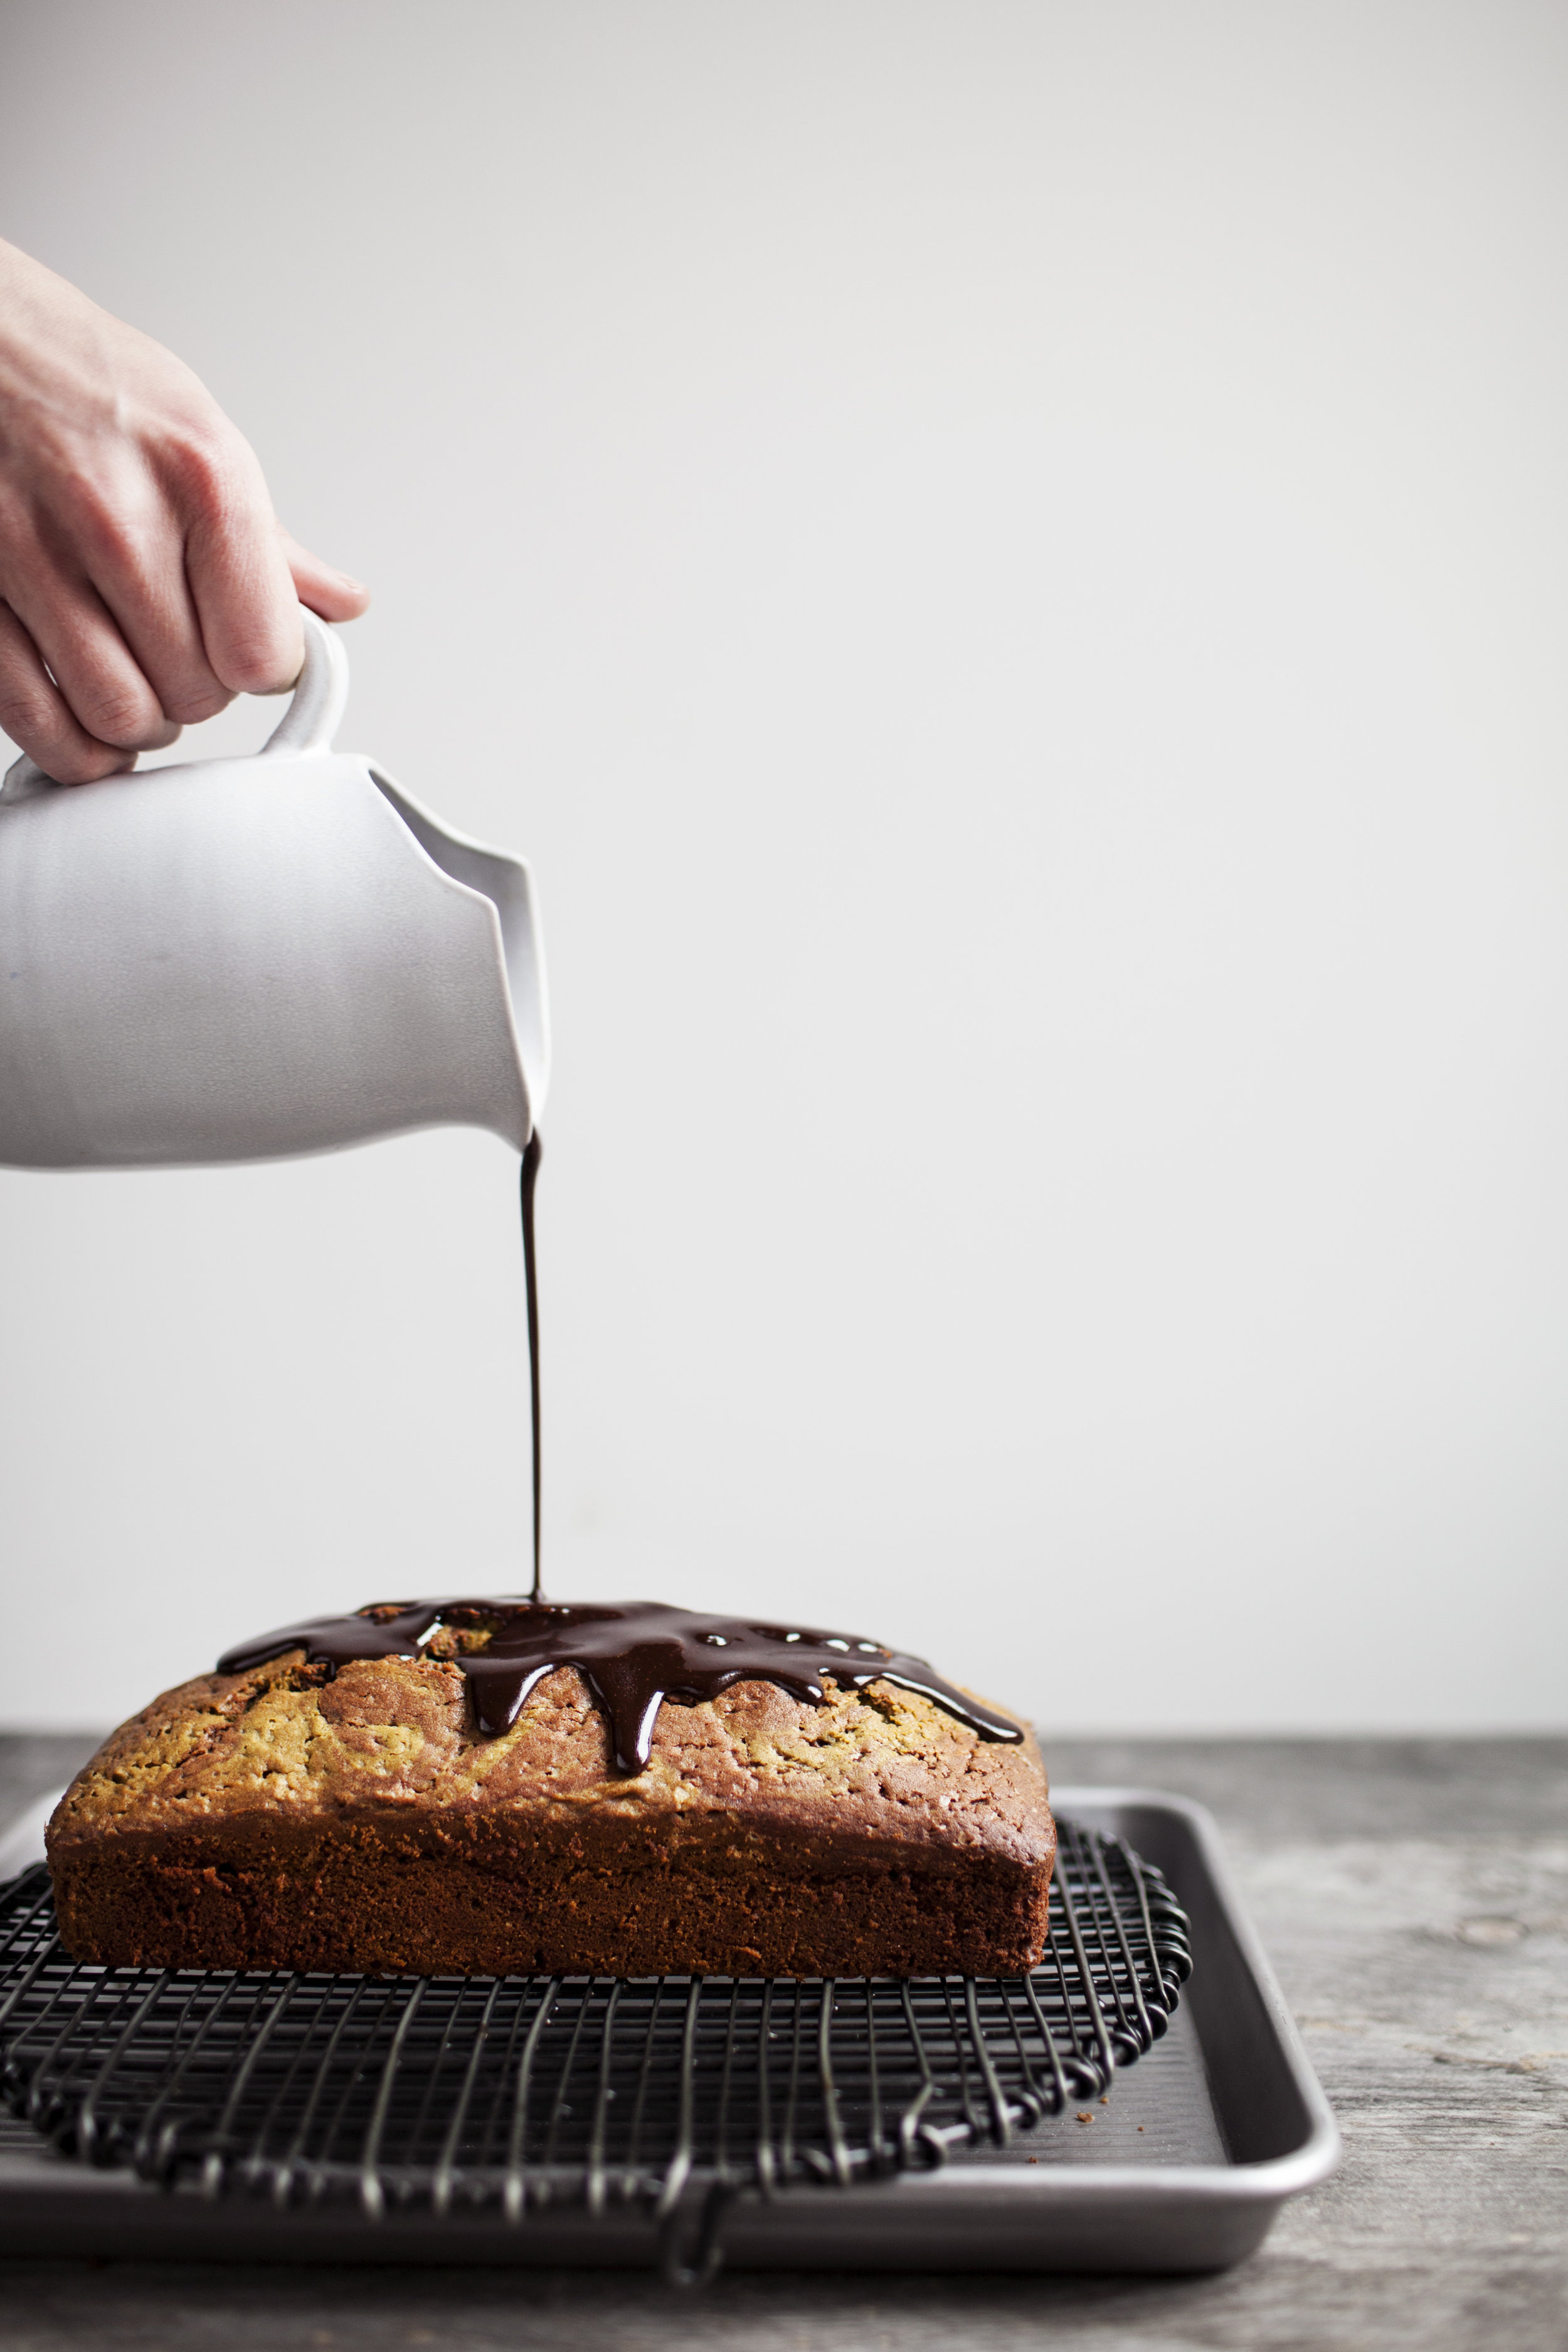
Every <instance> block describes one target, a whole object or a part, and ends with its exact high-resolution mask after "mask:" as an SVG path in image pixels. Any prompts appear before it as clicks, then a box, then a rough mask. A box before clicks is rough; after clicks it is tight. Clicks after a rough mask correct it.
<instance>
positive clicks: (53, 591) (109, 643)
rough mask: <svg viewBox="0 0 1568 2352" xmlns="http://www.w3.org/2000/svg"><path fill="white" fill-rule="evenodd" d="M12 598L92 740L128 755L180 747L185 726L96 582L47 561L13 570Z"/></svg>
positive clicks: (44, 556)
mask: <svg viewBox="0 0 1568 2352" xmlns="http://www.w3.org/2000/svg"><path fill="white" fill-rule="evenodd" d="M8 569H9V571H10V572H11V575H12V576H11V578H10V579H9V581H8V583H7V586H6V592H5V593H6V597H7V601H8V602H9V604H10V607H11V610H12V612H13V614H15V615H16V619H17V620H18V621H19V622H20V623H21V625H22V626H23V628H24V629H25V630H26V634H27V635H28V636H29V637H30V638H31V639H32V642H33V645H34V646H35V647H36V648H37V652H38V653H39V654H40V655H41V656H42V657H43V659H44V661H45V662H46V664H47V667H48V671H49V675H50V677H51V678H52V679H53V681H54V683H55V685H56V687H57V688H58V689H59V692H60V693H61V694H62V695H63V696H64V698H65V700H66V702H67V704H68V706H69V709H70V712H71V715H72V717H73V718H74V719H75V720H76V722H77V725H78V726H79V728H80V729H81V730H82V732H83V733H84V734H85V735H88V736H89V737H91V739H92V740H94V741H95V742H99V743H107V744H111V745H113V746H114V747H116V748H117V749H118V750H120V751H159V750H161V749H162V748H163V745H165V744H167V743H172V742H173V741H174V738H175V737H176V736H177V735H178V733H179V731H180V729H179V722H178V721H177V720H176V719H166V718H165V717H164V715H163V705H162V704H161V703H160V702H159V700H158V697H157V695H156V694H155V693H154V691H153V688H152V686H151V684H150V683H149V681H148V680H147V678H146V677H144V676H143V675H142V670H141V668H140V667H139V666H138V664H137V661H136V658H135V656H134V655H133V654H132V651H131V648H130V646H128V645H127V644H126V642H125V640H124V638H123V637H122V636H121V634H120V631H119V630H118V629H117V628H116V627H115V625H114V622H113V619H112V617H111V615H110V614H109V612H108V611H107V610H106V609H105V606H104V604H103V600H102V598H101V597H100V595H99V593H98V591H97V590H96V589H95V588H94V587H93V585H92V583H91V582H90V581H88V580H85V579H82V578H79V577H77V578H73V577H72V576H71V575H70V574H68V573H66V572H61V571H59V570H58V569H57V568H56V567H55V565H54V564H53V562H51V561H50V560H49V559H48V557H47V554H44V553H40V555H39V558H38V560H37V562H34V563H32V564H29V565H26V566H24V567H21V573H22V576H21V578H20V579H18V578H17V577H16V572H17V569H18V567H16V566H15V565H12V566H10V567H8Z"/></svg>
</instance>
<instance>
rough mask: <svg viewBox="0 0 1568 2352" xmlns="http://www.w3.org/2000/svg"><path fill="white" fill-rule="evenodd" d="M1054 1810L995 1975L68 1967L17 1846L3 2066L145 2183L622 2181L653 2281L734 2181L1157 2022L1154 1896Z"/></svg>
mask: <svg viewBox="0 0 1568 2352" xmlns="http://www.w3.org/2000/svg"><path fill="white" fill-rule="evenodd" d="M1057 1826H1058V1841H1059V1843H1058V1860H1057V1869H1056V1876H1055V1879H1054V1882H1053V1885H1052V1889H1051V1927H1050V1940H1049V1944H1048V1946H1047V1952H1046V1956H1045V1960H1044V1964H1043V1965H1042V1966H1041V1967H1040V1968H1038V1969H1036V1970H1035V1971H1034V1973H1033V1974H1032V1975H1031V1976H1028V1977H1022V1978H1015V1979H999V1978H998V1979H985V1978H970V1977H932V1978H915V1979H908V1980H902V1979H880V1978H879V1979H836V1980H835V1979H826V1980H822V1981H810V1982H807V1981H795V1980H794V1979H729V1978H717V1977H709V1978H700V1977H690V1978H687V1977H662V1978H656V1979H636V1980H622V1979H609V1978H604V1977H594V1978H587V1977H489V1978H487V1977H478V1978H461V1977H355V1976H316V1975H291V1974H289V1973H287V1972H284V1971H280V1970H279V1971H265V1972H264V1971H256V1972H250V1973H230V1972H219V1971H198V1970H195V1969H190V1970H184V1969H103V1968H89V1967H83V1966H79V1964H78V1963H77V1962H75V1961H73V1960H71V1959H70V1958H68V1956H67V1954H66V1953H65V1952H64V1950H63V1949H62V1948H61V1946H60V1942H59V1937H58V1932H57V1929H56V1925H55V1916H54V1905H53V1899H52V1895H51V1892H50V1887H49V1882H48V1876H47V1872H45V1871H44V1870H43V1869H41V1868H40V1869H37V1870H33V1871H30V1872H28V1873H27V1874H26V1875H25V1876H24V1877H22V1878H20V1879H18V1880H16V1882H15V1883H14V1885H12V1886H11V1887H10V1888H8V1889H5V1890H4V1891H0V2086H3V2089H4V2095H5V2099H6V2102H7V2104H8V2105H11V2106H12V2107H13V2108H14V2109H15V2110H16V2112H17V2113H18V2114H22V2115H26V2116H27V2118H28V2119H29V2121H31V2122H32V2123H33V2124H34V2125H35V2126H37V2129H38V2130H39V2131H41V2132H43V2133H44V2134H45V2135H46V2136H47V2137H48V2138H49V2139H50V2140H52V2141H53V2142H54V2143H55V2145H56V2146H57V2147H59V2148H61V2149H63V2150H65V2151H66V2152H68V2153H69V2154H72V2155H75V2156H77V2157H80V2158H86V2159H88V2160H89V2161H90V2162H92V2163H95V2164H102V2165H127V2164H129V2165H131V2166H133V2167H134V2168H135V2169H136V2171H137V2172H138V2173H140V2174H141V2175H142V2178H143V2179H149V2180H153V2181H157V2182H159V2183H161V2184H163V2186H165V2187H171V2188H172V2187H174V2185H175V2184H176V2183H177V2182H178V2181H180V2180H181V2179H189V2178H192V2177H194V2178H195V2179H196V2180H197V2181H198V2182H199V2183H200V2185H201V2187H202V2189H204V2190H205V2192H206V2193H207V2194H208V2195H209V2196H212V2197H219V2196H222V2195H225V2194H226V2193H233V2192H240V2193H245V2192H248V2193H250V2194H253V2195H257V2194H259V2195H262V2196H266V2197H270V2198H271V2199H272V2200H275V2201H276V2202H277V2203H278V2204H279V2205H288V2204H291V2203H295V2202H312V2203H319V2202H323V2201H330V2200H341V2199H345V2198H346V2199H351V2200H357V2202H358V2204H359V2205H360V2207H361V2209H362V2210H363V2211H364V2212H365V2213H367V2214H369V2215H370V2216H372V2217H373V2218H380V2217H384V2216H386V2215H388V2214H390V2213H392V2212H394V2211H395V2210H398V2209H400V2208H405V2207H408V2206H411V2205H423V2206H426V2207H433V2208H434V2210H436V2211H437V2213H451V2212H457V2211H474V2210H487V2209H488V2210H491V2211H493V2212H495V2213H496V2214H497V2215H498V2216H499V2217H500V2218H503V2219H504V2220H506V2221H514V2222H515V2221H521V2220H522V2219H523V2217H524V2215H525V2214H526V2213H528V2212H529V2211H531V2210H533V2211H537V2210H541V2209H542V2208H544V2207H546V2206H548V2205H550V2204H551V2203H552V2202H561V2203H574V2204H577V2205H579V2206H586V2208H587V2210H589V2211H590V2212H593V2213H602V2212H604V2211H605V2210H606V2208H607V2207H608V2206H609V2205H610V2204H611V2203H612V2202H624V2203H626V2204H634V2205H637V2206H639V2207H641V2208H642V2209H643V2210H646V2211H647V2212H648V2213H649V2214H650V2215H651V2216H652V2217H653V2218H654V2219H655V2220H657V2221H659V2222H661V2223H663V2224H666V2225H667V2229H666V2244H667V2256H666V2260H667V2268H668V2269H669V2270H670V2273H671V2274H672V2275H679V2276H683V2277H690V2276H693V2275H698V2274H705V2273H707V2272H708V2271H710V2269H711V2268H712V2267H713V2265H714V2264H715V2263H717V2260H718V2250H719V2240H718V2228H719V2221H720V2219H721V2213H722V2210H723V2207H724V2205H725V2204H726V2203H727V2201H728V2200H730V2199H731V2197H733V2196H734V2195H736V2194H738V2193H740V2192H741V2191H742V2190H746V2189H751V2190H753V2191H760V2192H761V2193H762V2194H763V2195H764V2196H765V2195H769V2194H771V2193H773V2192H774V2191H776V2190H779V2189H784V2188H787V2187H790V2186H792V2185H794V2184H796V2183H803V2182H819V2183H823V2184H828V2185H837V2186H838V2187H840V2188H847V2187H849V2186H850V2185H851V2184H852V2183H853V2182H854V2181H855V2180H857V2179H864V2178H874V2177H878V2176H881V2175H885V2174H888V2173H890V2172H895V2171H899V2170H901V2169H905V2168H910V2167H911V2166H919V2165H931V2164H940V2163H941V2162H942V2160H943V2158H945V2157H946V2156H947V2155H948V2154H949V2152H950V2151H951V2150H952V2149H954V2148H957V2147H964V2146H973V2145H976V2144H980V2143H984V2142H986V2141H990V2142H993V2143H999V2144H1005V2142H1007V2141H1008V2140H1010V2139H1011V2138H1012V2137H1013V2136H1014V2135H1015V2134H1016V2132H1018V2131H1020V2130H1026V2129H1028V2128H1029V2127H1031V2126H1034V2125H1036V2124H1038V2123H1040V2122H1042V2121H1043V2120H1044V2119H1045V2118H1046V2117H1047V2116H1056V2115H1060V2114H1061V2113H1062V2112H1063V2111H1064V2110H1065V2109H1066V2108H1068V2106H1071V2105H1076V2104H1078V2103H1081V2102H1082V2101H1083V2100H1085V2099H1088V2098H1093V2097H1097V2096H1099V2095H1100V2094H1101V2093H1103V2092H1104V2091H1105V2090H1106V2089H1107V2087H1108V2086H1109V2084H1110V2078H1111V2074H1112V2073H1113V2071H1114V2069H1115V2068H1116V2067H1118V2066H1121V2065H1127V2064H1129V2063H1131V2061H1132V2060H1134V2059H1136V2058H1138V2057H1140V2056H1142V2053H1144V2052H1145V2051H1146V2050H1148V2049H1149V2048H1150V2046H1151V2044H1152V2042H1154V2041H1156V2040H1157V2039H1158V2037H1159V2036H1160V2035H1161V2034H1163V2032H1164V2031H1165V2027H1166V2025H1167V2023H1168V2021H1169V2019H1170V2016H1171V2013H1172V2011H1173V2009H1174V2007H1175V2004H1176V2000H1177V1995H1178V1992H1179V1990H1180V1987H1181V1986H1182V1984H1183V1983H1184V1981H1185V1979H1186V1978H1187V1976H1188V1975H1189V1973H1190V1972H1191V1967H1192V1962H1191V1958H1190V1957H1189V1951H1188V1939H1187V1923H1186V1919H1185V1917H1184V1914H1183V1912H1182V1910H1181V1908H1180V1906H1178V1905H1177V1903H1176V1901H1175V1899H1174V1897H1173V1895H1172V1894H1171V1892H1170V1889H1169V1888H1168V1887H1167V1886H1166V1885H1165V1882H1164V1880H1163V1878H1162V1876H1161V1875H1160V1873H1159V1872H1158V1871H1157V1870H1154V1869H1153V1868H1152V1867H1151V1865H1150V1864H1147V1863H1144V1862H1141V1861H1140V1860H1139V1859H1138V1857H1137V1856H1136V1855H1135V1854H1133V1853H1131V1850H1130V1849H1129V1848H1128V1847H1127V1846H1126V1845H1124V1844H1123V1843H1122V1842H1121V1840H1120V1839H1119V1838H1115V1837H1108V1836H1102V1835H1100V1833H1099V1832H1095V1831H1092V1830H1086V1829H1080V1828H1078V1827H1076V1826H1074V1825H1073V1824H1071V1823H1069V1822H1058V1825H1057ZM692 2200H698V2202H699V2205H700V2223H699V2227H698V2230H697V2245H696V2252H695V2253H694V2255H693V2256H692V2257H691V2259H690V2261H689V2262H687V2261H685V2260H684V2258H682V2257H681V2256H680V2255H679V2252H678V2251H677V2236H678V2231H677V2224H678V2218H679V2211H680V2210H681V2209H682V2207H683V2206H687V2207H689V2205H690V2203H691V2201H692Z"/></svg>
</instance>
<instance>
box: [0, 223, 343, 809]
mask: <svg viewBox="0 0 1568 2352" xmlns="http://www.w3.org/2000/svg"><path fill="white" fill-rule="evenodd" d="M369 601H370V599H369V597H368V595H367V593H366V592H365V590H364V589H363V588H362V587H361V586H360V584H359V583H358V582H357V581H355V580H351V579H349V578H348V576H347V575H346V573H344V572H334V571H333V570H332V569H331V566H330V565H329V564H325V563H322V562H320V561H319V560H318V558H317V557H315V556H313V555H311V554H310V553H309V552H308V551H307V550H306V549H304V548H302V547H300V546H299V545H298V544H297V542H296V541H293V540H292V539H290V538H289V534H288V533H287V531H285V530H283V528H282V526H281V524H280V523H279V521H278V520H277V518H276V517H275V516H274V514H273V511H272V501H271V499H269V498H268V494H267V485H266V483H265V481H264V480H263V479H262V476H261V468H260V467H259V466H258V463H257V461H256V457H255V455H254V453H253V452H252V450H251V449H250V447H249V446H248V444H247V442H246V441H245V440H243V439H242V438H241V436H240V435H239V434H238V433H237V432H236V430H235V428H234V426H233V425H231V424H230V423H229V421H228V419H227V417H226V416H225V415H224V414H223V412H222V410H221V409H220V408H219V407H218V406H217V404H216V402H215V401H214V400H213V399H212V398H211V396H210V394H208V393H207V392H206V391H205V389H204V387H203V386H202V384H201V383H198V382H197V380H196V378H195V376H194V375H193V374H192V373H191V371H190V369H189V368H187V367H186V366H185V365H184V362H182V361H180V360H177V359H175V358H174V354H173V353H172V352H166V351H164V350H163V346H162V345H161V344H159V343H155V342H153V341H152V340H151V339H150V337H148V336H146V335H142V334H139V333H138V332H137V331H136V329H135V328H134V327H127V326H122V325H121V322H120V320H118V319H111V318H110V316H109V313H108V312H107V311H105V310H100V309H99V308H98V306H97V304H96V303H95V302H89V300H88V299H87V297H86V295H85V294H79V293H78V291H77V289H75V287H74V286H68V285H67V284H66V282H65V280H64V278H57V277H56V276H55V275H54V273H53V272H52V271H51V270H47V269H45V268H42V266H41V265H40V264H39V263H37V262H36V261H31V260H29V259H28V257H27V256H26V254H24V253H18V252H17V250H16V247H14V246H9V245H5V244H4V243H0V729H4V730H5V733H6V734H7V735H9V736H10V737H11V739H12V740H13V741H14V742H16V743H19V744H20V745H21V747H22V749H23V751H26V753H27V754H28V756H29V757H30V758H31V759H33V760H35V761H37V764H38V766H39V767H40V768H42V769H43V771H44V772H45V773H46V775H49V776H53V777H54V778H56V780H57V781H58V782H60V783H67V784H80V783H88V782H91V781H92V779H94V778H95V777H98V776H107V775H112V774H113V773H115V772H117V771H118V770H121V769H125V768H131V767H133V766H134V765H135V763H136V754H137V753H138V751H153V750H157V749H161V748H162V747H163V745H164V744H167V743H172V742H173V741H174V738H175V737H176V736H177V735H178V733H179V731H180V729H181V728H182V727H183V726H186V725H191V724H194V723H195V720H197V719H210V718H211V717H212V715H213V713H214V712H215V711H217V710H221V709H223V708H224V706H225V704H226V703H227V702H229V701H230V700H231V699H232V698H233V697H234V696H235V695H237V694H277V693H281V692H284V691H286V690H287V688H289V687H290V686H291V685H292V684H293V682H294V680H295V679H296V677H298V676H299V674H300V664H301V663H302V661H303V659H304V641H303V638H302V635H301V633H300V604H308V605H309V606H310V610H311V611H312V612H313V613H319V614H321V618H322V619H323V620H325V621H352V620H353V619H354V618H355V616H356V615H357V614H360V613H363V610H364V608H365V606H366V604H368V603H369Z"/></svg>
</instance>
